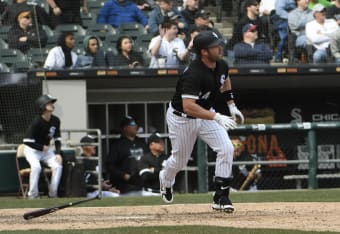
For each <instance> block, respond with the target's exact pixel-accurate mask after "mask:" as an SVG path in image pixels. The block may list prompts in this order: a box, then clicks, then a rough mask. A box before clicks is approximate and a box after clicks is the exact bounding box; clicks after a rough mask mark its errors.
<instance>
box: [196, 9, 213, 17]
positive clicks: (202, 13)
mask: <svg viewBox="0 0 340 234" xmlns="http://www.w3.org/2000/svg"><path fill="white" fill-rule="evenodd" d="M209 16H210V12H209V11H206V10H203V9H201V10H198V11H197V12H196V13H195V19H196V18H198V17H201V18H203V19H208V18H209Z"/></svg>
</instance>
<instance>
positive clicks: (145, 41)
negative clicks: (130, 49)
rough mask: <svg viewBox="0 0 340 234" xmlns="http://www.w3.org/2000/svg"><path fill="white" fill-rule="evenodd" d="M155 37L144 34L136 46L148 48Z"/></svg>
mask: <svg viewBox="0 0 340 234" xmlns="http://www.w3.org/2000/svg"><path fill="white" fill-rule="evenodd" d="M153 37H154V35H152V34H143V35H140V36H138V37H137V38H136V40H135V46H143V47H146V48H148V47H149V44H150V42H151V39H152V38H153Z"/></svg>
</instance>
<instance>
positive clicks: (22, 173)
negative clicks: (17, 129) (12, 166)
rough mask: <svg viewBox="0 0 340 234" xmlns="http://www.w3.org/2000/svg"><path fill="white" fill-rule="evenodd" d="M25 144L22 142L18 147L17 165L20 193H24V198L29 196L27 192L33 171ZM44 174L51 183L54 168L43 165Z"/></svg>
mask: <svg viewBox="0 0 340 234" xmlns="http://www.w3.org/2000/svg"><path fill="white" fill-rule="evenodd" d="M24 148H25V145H24V144H20V145H19V146H18V148H17V155H16V166H17V173H18V179H19V195H22V197H23V198H26V197H27V193H28V190H29V187H30V186H29V177H30V173H31V168H30V165H29V163H28V162H27V160H26V157H25V154H24ZM42 172H43V175H44V179H45V182H46V183H47V185H49V183H50V182H49V179H48V178H49V176H51V174H52V170H51V169H50V168H47V167H43V170H42Z"/></svg>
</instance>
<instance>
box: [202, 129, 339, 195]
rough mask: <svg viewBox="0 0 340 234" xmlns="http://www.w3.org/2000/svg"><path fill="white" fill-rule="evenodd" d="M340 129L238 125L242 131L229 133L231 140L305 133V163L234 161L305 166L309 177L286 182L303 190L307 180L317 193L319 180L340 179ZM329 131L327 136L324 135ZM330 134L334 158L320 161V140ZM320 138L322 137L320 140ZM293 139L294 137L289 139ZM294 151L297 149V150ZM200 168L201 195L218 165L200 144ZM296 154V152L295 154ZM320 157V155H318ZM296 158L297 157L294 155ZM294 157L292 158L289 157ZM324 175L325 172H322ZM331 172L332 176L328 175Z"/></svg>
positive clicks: (293, 176) (291, 178)
mask: <svg viewBox="0 0 340 234" xmlns="http://www.w3.org/2000/svg"><path fill="white" fill-rule="evenodd" d="M339 129H340V122H320V123H310V122H304V123H290V124H250V125H239V127H238V128H237V129H235V130H233V131H230V133H229V134H230V135H231V136H235V135H242V134H245V133H263V132H266V133H269V132H280V133H285V132H291V133H292V134H293V136H296V138H298V137H299V136H298V133H302V134H304V135H305V138H304V139H303V141H305V142H304V143H305V144H306V148H307V153H306V154H305V155H307V156H308V158H306V159H295V160H294V159H291V158H296V155H295V157H288V156H287V158H290V159H291V160H280V157H278V158H277V159H275V158H274V159H273V158H272V159H271V160H267V159H266V160H263V159H260V160H256V161H242V162H238V161H234V163H233V165H262V166H268V165H270V166H271V167H274V168H275V167H276V166H277V167H280V166H281V165H286V166H287V165H300V166H301V165H303V164H305V165H306V166H305V167H303V166H302V167H303V168H304V169H307V174H297V175H295V174H294V173H293V174H291V175H283V176H282V177H284V178H283V179H284V180H296V183H297V186H296V187H297V188H301V180H303V179H307V181H308V188H309V189H317V188H318V187H319V186H318V180H320V179H339V178H340V173H339V172H340V152H339V151H340V150H339V149H340V139H339V137H338V136H339V132H337V131H338V130H339ZM322 131H327V132H322ZM329 131H335V132H333V134H334V133H335V134H334V136H335V137H334V139H332V141H333V143H334V144H336V151H337V152H336V153H335V154H334V155H333V156H331V157H330V158H323V159H320V158H318V153H317V152H318V150H317V148H318V147H319V146H318V142H322V140H323V139H320V137H322V138H324V137H323V135H325V134H327V135H329V134H330V132H329ZM318 135H319V136H318ZM290 138H294V137H290ZM294 147H295V146H294ZM197 151H198V153H197V155H198V158H197V159H198V160H197V168H198V176H197V178H198V191H199V192H207V191H208V189H209V186H208V183H209V182H208V169H209V168H210V167H214V166H215V162H213V161H209V160H208V158H209V156H207V155H208V153H207V152H208V150H207V146H206V145H205V144H204V143H203V142H202V141H198V147H197ZM294 152H295V154H296V151H294ZM319 153H320V152H319ZM291 154H294V153H291ZM289 156H291V155H289ZM322 164H323V165H329V164H334V165H335V167H333V168H332V170H320V165H322ZM320 171H322V172H320ZM327 171H329V172H327Z"/></svg>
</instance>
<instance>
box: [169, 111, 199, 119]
mask: <svg viewBox="0 0 340 234" xmlns="http://www.w3.org/2000/svg"><path fill="white" fill-rule="evenodd" d="M172 113H174V114H175V115H177V116H180V117H184V118H188V119H196V118H195V117H192V116H190V115H187V114H185V113H183V112H180V111H177V110H174V111H173V112H172Z"/></svg>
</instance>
